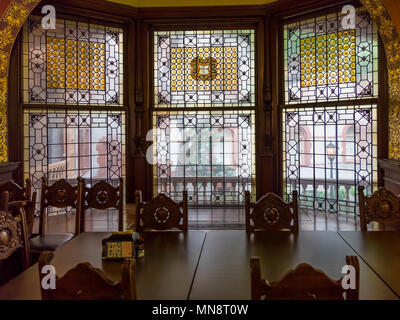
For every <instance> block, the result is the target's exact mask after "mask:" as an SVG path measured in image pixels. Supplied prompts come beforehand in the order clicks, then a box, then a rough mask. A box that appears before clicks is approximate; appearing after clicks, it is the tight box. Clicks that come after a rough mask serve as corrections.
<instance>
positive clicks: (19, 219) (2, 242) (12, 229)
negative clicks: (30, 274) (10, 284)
mask: <svg viewBox="0 0 400 320" xmlns="http://www.w3.org/2000/svg"><path fill="white" fill-rule="evenodd" d="M8 199H9V194H8V192H7V191H4V192H3V193H2V196H1V201H0V202H1V204H0V260H5V259H7V258H9V257H10V256H11V255H12V254H13V253H14V252H16V251H17V250H18V249H20V248H21V249H22V251H21V260H22V265H23V268H24V269H26V268H28V267H29V266H30V250H29V239H28V234H27V225H26V216H25V211H24V209H23V203H24V201H21V206H20V207H19V210H20V211H19V213H18V214H17V215H16V216H13V215H12V214H10V213H9V202H8Z"/></svg>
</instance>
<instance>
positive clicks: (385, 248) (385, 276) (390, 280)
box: [339, 231, 400, 297]
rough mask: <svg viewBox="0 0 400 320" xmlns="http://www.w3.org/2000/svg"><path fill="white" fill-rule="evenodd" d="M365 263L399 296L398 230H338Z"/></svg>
mask: <svg viewBox="0 0 400 320" xmlns="http://www.w3.org/2000/svg"><path fill="white" fill-rule="evenodd" d="M339 235H340V236H341V237H342V238H343V239H344V240H345V241H346V242H347V243H348V244H349V245H350V246H351V247H352V248H353V250H354V251H355V252H357V254H358V255H359V256H360V257H361V259H363V260H364V262H365V263H366V264H368V265H369V266H370V268H371V269H373V270H374V271H375V273H376V274H377V275H378V276H379V277H380V278H381V279H382V280H383V281H385V283H386V284H387V285H388V286H389V287H390V288H391V289H392V290H393V291H394V292H395V293H396V294H397V296H399V297H400V232H398V231H397V232H396V231H377V232H355V231H354V232H353V231H346V232H339Z"/></svg>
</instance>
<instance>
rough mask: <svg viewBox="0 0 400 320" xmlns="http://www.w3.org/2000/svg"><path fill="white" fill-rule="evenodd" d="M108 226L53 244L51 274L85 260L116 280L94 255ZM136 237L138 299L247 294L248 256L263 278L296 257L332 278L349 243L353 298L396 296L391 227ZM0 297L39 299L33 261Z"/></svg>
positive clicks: (399, 253)
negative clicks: (353, 260)
mask: <svg viewBox="0 0 400 320" xmlns="http://www.w3.org/2000/svg"><path fill="white" fill-rule="evenodd" d="M109 234H110V233H96V232H88V233H83V234H80V235H79V236H77V237H76V238H74V239H73V240H72V241H70V242H69V243H67V244H66V245H64V246H63V247H62V248H60V249H59V250H57V251H56V252H55V256H54V260H53V265H54V266H55V268H56V271H57V274H58V275H59V276H62V275H63V274H65V272H67V271H68V270H69V269H71V268H73V267H74V266H75V265H76V264H77V263H79V262H85V261H86V262H90V263H91V264H92V265H93V266H94V267H97V268H101V269H103V270H104V271H105V273H106V274H107V276H108V277H109V278H110V279H112V280H114V281H119V279H120V272H121V263H120V262H110V261H107V262H104V261H103V260H102V259H101V240H102V239H103V238H105V237H107V236H108V235H109ZM342 237H343V238H342ZM144 238H145V257H144V258H140V259H138V261H137V263H136V270H135V274H136V286H137V295H138V299H160V300H164V299H165V300H167V299H187V298H188V297H189V298H190V299H216V300H218V299H250V265H249V257H250V256H260V257H261V271H262V277H263V278H266V279H268V280H270V281H274V280H277V279H279V278H280V277H281V276H283V275H284V274H285V273H286V272H287V271H288V270H289V269H292V268H294V267H296V265H298V264H299V263H302V262H307V263H310V264H311V265H313V266H314V267H315V268H319V269H322V270H323V271H324V272H326V273H327V275H328V276H330V277H332V278H333V279H339V278H340V277H341V276H342V274H341V269H342V267H343V266H344V265H345V256H346V255H355V254H356V253H355V251H356V252H357V253H358V254H359V256H360V257H359V261H360V299H397V296H396V294H395V293H394V292H393V290H392V289H391V288H393V289H394V290H395V291H396V292H398V291H397V290H400V277H399V275H398V274H399V272H397V271H398V268H396V267H395V266H400V241H399V240H400V236H399V235H396V233H395V232H366V233H362V232H340V235H339V234H338V233H336V232H313V231H309V232H300V233H299V234H298V235H297V236H295V235H294V234H292V233H290V232H279V231H278V232H255V233H250V234H248V233H246V232H245V231H244V230H218V231H207V232H205V231H192V230H191V231H189V232H187V233H181V232H161V233H144ZM344 239H345V240H346V241H347V242H348V243H349V244H350V245H349V244H347V243H346V241H345V240H344ZM352 247H353V248H354V250H353V248H352ZM398 249H399V250H398ZM364 260H365V261H366V262H365V261H364ZM196 267H197V270H196ZM373 269H374V270H373ZM375 269H376V270H375ZM374 271H375V272H374ZM396 272H397V274H396ZM380 277H381V278H382V279H383V280H384V281H386V282H387V284H385V282H384V281H382V279H381V278H380ZM192 281H193V285H192ZM191 286H192V288H191ZM389 286H390V287H389ZM0 299H40V287H39V270H38V266H37V264H35V265H33V266H32V267H31V268H29V269H28V270H26V271H25V272H23V273H21V274H20V275H18V276H17V277H15V278H14V279H12V280H11V281H10V282H8V283H6V284H5V285H3V286H2V287H0Z"/></svg>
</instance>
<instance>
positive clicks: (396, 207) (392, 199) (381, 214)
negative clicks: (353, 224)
mask: <svg viewBox="0 0 400 320" xmlns="http://www.w3.org/2000/svg"><path fill="white" fill-rule="evenodd" d="M364 189H365V188H364V187H363V186H359V187H358V200H359V207H360V224H361V230H362V231H367V225H368V223H370V222H371V221H376V222H379V223H383V224H390V223H399V222H400V196H395V195H394V194H393V193H392V192H391V191H389V190H386V189H385V188H383V187H381V188H379V189H378V190H377V191H375V192H374V193H373V194H372V196H370V197H367V196H365V195H364Z"/></svg>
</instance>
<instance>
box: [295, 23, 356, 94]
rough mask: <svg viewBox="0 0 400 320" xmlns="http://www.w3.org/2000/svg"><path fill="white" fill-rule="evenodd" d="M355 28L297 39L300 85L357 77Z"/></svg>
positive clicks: (308, 85) (337, 82) (330, 82)
mask: <svg viewBox="0 0 400 320" xmlns="http://www.w3.org/2000/svg"><path fill="white" fill-rule="evenodd" d="M355 33H356V31H355V30H354V29H352V30H346V31H342V32H338V33H331V34H325V35H316V36H312V37H307V38H303V39H301V40H300V54H301V87H312V86H319V85H328V84H335V85H337V84H341V83H353V82H355V81H356V37H355Z"/></svg>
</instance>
